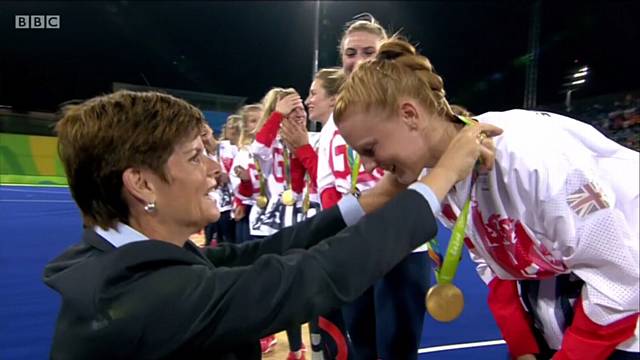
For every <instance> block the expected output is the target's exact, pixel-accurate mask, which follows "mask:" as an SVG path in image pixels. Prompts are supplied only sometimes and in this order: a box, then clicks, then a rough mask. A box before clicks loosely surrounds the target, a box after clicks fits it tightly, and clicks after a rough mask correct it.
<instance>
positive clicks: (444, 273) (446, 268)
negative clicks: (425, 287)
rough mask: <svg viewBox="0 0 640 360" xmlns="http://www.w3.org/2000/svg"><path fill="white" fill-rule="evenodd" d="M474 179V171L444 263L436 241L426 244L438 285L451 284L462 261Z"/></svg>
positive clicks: (469, 123)
mask: <svg viewBox="0 0 640 360" xmlns="http://www.w3.org/2000/svg"><path fill="white" fill-rule="evenodd" d="M458 119H460V120H461V121H462V122H464V123H465V124H466V125H471V126H473V125H474V124H473V121H472V120H471V119H470V118H468V117H464V116H458ZM476 178H477V172H476V171H474V172H473V174H472V175H471V187H470V189H469V196H468V197H467V201H466V202H465V204H464V207H463V209H462V211H461V212H460V214H459V215H458V219H457V220H456V223H455V225H454V226H453V229H452V230H451V238H450V239H449V245H447V252H446V254H445V256H444V261H443V260H442V255H441V254H440V252H439V245H438V240H437V239H432V240H431V241H429V242H428V244H427V246H428V248H429V250H428V254H429V257H431V258H432V259H433V261H434V263H435V265H436V268H435V275H436V281H437V282H438V284H448V283H451V281H453V278H454V277H455V276H456V271H457V270H458V265H459V264H460V260H461V259H462V248H463V246H464V237H465V230H466V227H467V220H468V218H469V208H470V207H471V193H472V191H473V187H474V185H475V180H476Z"/></svg>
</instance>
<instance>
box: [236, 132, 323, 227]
mask: <svg viewBox="0 0 640 360" xmlns="http://www.w3.org/2000/svg"><path fill="white" fill-rule="evenodd" d="M317 137H318V133H309V143H310V144H311V145H312V146H313V145H314V144H315V143H317ZM284 149H285V145H284V143H283V142H282V140H281V139H280V136H277V137H276V139H275V140H274V141H273V143H272V144H271V146H270V147H267V146H265V145H264V144H262V143H260V142H259V141H254V142H253V143H252V145H251V151H252V153H253V155H254V156H255V158H256V159H257V160H258V161H259V163H260V166H261V168H262V170H263V171H265V173H266V176H267V185H268V189H269V191H268V192H269V203H268V205H267V207H266V208H265V209H260V208H259V207H257V206H254V207H252V208H251V212H250V214H249V225H250V232H251V235H254V236H268V235H272V234H274V233H276V232H278V231H279V230H280V229H282V228H285V227H288V226H292V225H294V224H296V223H298V222H300V221H303V220H304V219H306V218H308V217H311V216H313V215H315V214H316V213H317V212H318V211H319V209H320V203H319V200H318V195H317V191H315V189H314V187H313V186H312V187H311V190H312V191H311V193H310V194H309V197H310V207H309V210H308V211H306V212H305V211H304V199H305V193H306V191H308V190H307V189H308V183H309V182H311V183H313V181H309V182H307V181H306V178H307V176H305V175H303V174H299V173H298V175H299V176H304V177H305V180H304V186H303V188H302V191H301V192H295V191H294V192H293V195H294V198H295V205H293V206H285V205H284V204H283V203H282V193H283V192H284V191H285V190H286V188H287V184H286V169H285V162H284V153H285V151H284ZM292 155H293V154H291V153H290V154H289V156H290V158H291V156H292ZM289 164H290V166H291V162H289ZM290 171H291V170H290ZM305 173H306V171H305ZM290 174H291V176H292V178H293V177H294V176H296V174H294V173H293V171H291V173H290Z"/></svg>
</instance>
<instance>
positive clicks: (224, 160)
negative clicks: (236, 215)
mask: <svg viewBox="0 0 640 360" xmlns="http://www.w3.org/2000/svg"><path fill="white" fill-rule="evenodd" d="M237 152H238V148H237V147H236V146H235V145H232V144H231V142H229V140H222V141H220V142H218V147H217V151H216V154H215V159H216V161H217V162H218V163H219V164H220V167H221V168H222V171H223V172H225V173H226V174H230V173H231V164H232V163H233V159H234V158H235V157H236V154H237ZM216 193H217V199H218V207H219V208H220V211H229V210H231V209H232V208H233V187H232V186H231V183H229V184H227V185H226V186H220V187H218V189H217V190H216Z"/></svg>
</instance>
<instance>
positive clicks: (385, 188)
mask: <svg viewBox="0 0 640 360" xmlns="http://www.w3.org/2000/svg"><path fill="white" fill-rule="evenodd" d="M406 188H407V185H404V184H401V183H400V182H399V181H398V179H397V178H396V176H395V175H394V174H392V173H385V174H384V176H383V177H382V179H381V180H380V181H378V183H377V184H376V185H375V186H374V187H372V188H371V189H369V190H366V191H364V192H363V193H362V195H361V196H360V199H359V201H360V206H362V209H363V210H364V212H365V213H366V214H369V213H371V212H372V211H375V210H377V209H379V208H381V207H382V206H383V205H384V204H386V203H387V202H389V200H391V199H393V198H394V197H395V196H396V195H398V194H399V193H400V192H401V191H402V190H405V189H406Z"/></svg>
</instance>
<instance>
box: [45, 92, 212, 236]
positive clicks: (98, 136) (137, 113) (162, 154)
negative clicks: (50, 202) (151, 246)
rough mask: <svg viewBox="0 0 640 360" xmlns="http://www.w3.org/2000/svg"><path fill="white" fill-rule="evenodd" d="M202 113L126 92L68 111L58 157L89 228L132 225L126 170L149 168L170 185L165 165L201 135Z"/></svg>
mask: <svg viewBox="0 0 640 360" xmlns="http://www.w3.org/2000/svg"><path fill="white" fill-rule="evenodd" d="M204 121H205V120H204V116H203V115H202V112H200V110H198V109H197V108H196V107H194V106H193V105H190V104H189V103H187V102H186V101H184V100H180V99H178V98H175V97H173V96H170V95H166V94H161V93H157V92H132V91H128V90H121V91H118V92H115V93H112V94H108V95H104V96H99V97H95V98H92V99H89V100H87V101H85V102H83V103H81V104H79V105H70V106H66V107H65V108H64V109H63V115H62V118H61V120H60V121H59V122H58V123H57V124H56V128H55V131H56V133H57V135H58V154H59V155H60V159H61V160H62V163H63V164H64V168H65V172H66V174H67V179H68V181H69V188H70V189H71V194H72V195H73V198H74V200H75V201H76V203H77V204H78V207H79V208H80V210H81V211H82V214H83V218H84V219H85V220H84V221H85V226H95V225H98V226H100V227H102V228H104V229H106V228H109V227H113V226H114V224H115V222H116V221H121V222H123V223H128V222H129V207H128V205H127V203H126V201H125V200H124V197H123V195H122V186H123V183H122V174H123V172H124V171H125V170H126V169H127V168H131V167H140V168H148V169H150V170H152V171H153V172H154V173H156V174H158V176H160V177H161V178H162V179H163V180H165V181H167V182H170V179H169V178H168V177H167V174H166V172H165V165H166V163H167V161H168V159H169V157H170V156H171V154H172V152H173V150H174V147H175V146H176V144H178V143H179V142H180V141H183V140H185V139H187V138H188V137H190V136H193V137H194V138H195V137H196V136H198V135H199V134H200V132H201V130H202V126H203V125H204Z"/></svg>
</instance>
